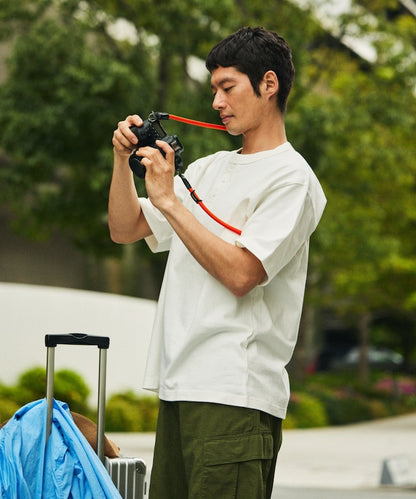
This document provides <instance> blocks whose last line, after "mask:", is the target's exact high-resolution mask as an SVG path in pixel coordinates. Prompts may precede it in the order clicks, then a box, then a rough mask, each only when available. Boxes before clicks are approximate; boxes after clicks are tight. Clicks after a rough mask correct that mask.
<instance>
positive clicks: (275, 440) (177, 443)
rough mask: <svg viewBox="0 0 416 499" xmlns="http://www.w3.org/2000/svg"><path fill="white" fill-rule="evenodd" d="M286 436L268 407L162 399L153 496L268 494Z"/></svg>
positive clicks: (236, 498)
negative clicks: (267, 410)
mask: <svg viewBox="0 0 416 499" xmlns="http://www.w3.org/2000/svg"><path fill="white" fill-rule="evenodd" d="M281 442H282V420H281V419H279V418H276V417H273V416H271V415H269V414H266V413H264V412H261V411H257V410H254V409H247V408H242V407H233V406H228V405H221V404H210V403H205V402H204V403H201V402H164V401H161V405H160V410H159V418H158V426H157V433H156V443H155V450H154V459H153V468H152V474H151V480H150V494H149V499H268V498H270V497H271V494H272V488H273V478H274V471H275V467H276V459H277V454H278V452H279V449H280V445H281Z"/></svg>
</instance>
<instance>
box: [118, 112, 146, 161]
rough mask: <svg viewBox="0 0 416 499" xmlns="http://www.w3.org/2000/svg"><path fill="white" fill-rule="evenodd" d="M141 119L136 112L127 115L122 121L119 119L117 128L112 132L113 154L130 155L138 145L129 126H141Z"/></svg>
mask: <svg viewBox="0 0 416 499" xmlns="http://www.w3.org/2000/svg"><path fill="white" fill-rule="evenodd" d="M142 124H143V120H142V119H141V118H140V116H138V115H137V114H133V115H130V116H127V118H126V119H125V120H123V121H119V123H118V126H117V129H116V130H114V133H113V140H112V142H113V146H114V148H113V150H114V154H118V155H119V156H130V154H131V153H132V152H133V150H134V149H136V148H137V146H138V141H137V137H136V136H135V135H134V133H133V132H132V131H131V130H130V127H131V126H133V125H136V126H138V127H140V126H142Z"/></svg>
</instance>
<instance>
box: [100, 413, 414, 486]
mask: <svg viewBox="0 0 416 499" xmlns="http://www.w3.org/2000/svg"><path fill="white" fill-rule="evenodd" d="M108 436H109V437H110V438H112V439H113V440H114V441H115V442H116V443H117V445H118V446H119V447H120V449H121V452H122V454H124V455H126V456H137V457H141V458H143V459H144V461H145V462H146V464H147V468H148V470H150V468H151V464H152V458H153V445H154V434H152V433H112V434H109V435H108ZM396 456H404V457H405V458H406V460H407V461H408V463H409V470H410V473H409V477H410V482H411V483H410V485H416V413H414V414H411V415H407V416H400V417H396V418H389V419H382V420H378V421H375V422H369V423H360V424H354V425H348V426H339V427H329V428H316V429H307V430H285V431H284V433H283V445H282V449H281V451H280V454H279V458H278V462H277V470H276V486H278V487H285V488H286V487H290V488H292V487H294V488H317V489H319V488H321V489H349V490H351V489H374V488H378V487H379V486H380V478H381V471H382V464H383V461H384V460H385V459H390V458H392V457H393V458H394V457H396ZM415 495H416V492H415Z"/></svg>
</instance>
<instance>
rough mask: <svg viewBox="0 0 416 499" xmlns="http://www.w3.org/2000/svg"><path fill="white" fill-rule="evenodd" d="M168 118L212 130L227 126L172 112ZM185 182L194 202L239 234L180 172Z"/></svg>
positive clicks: (223, 128)
mask: <svg viewBox="0 0 416 499" xmlns="http://www.w3.org/2000/svg"><path fill="white" fill-rule="evenodd" d="M169 119H170V120H175V121H181V122H182V123H187V124H188V125H195V126H201V127H204V128H213V129H214V130H227V128H226V127H225V126H224V125H214V124H213V123H205V122H204V121H196V120H190V119H188V118H182V117H181V116H176V115H174V114H169ZM179 176H180V177H181V179H182V181H183V183H184V184H185V186H186V188H187V189H188V191H189V193H190V194H191V197H192V199H193V200H194V201H195V203H197V204H199V206H200V207H201V208H202V209H203V210H204V211H205V213H207V215H209V216H210V217H211V218H212V219H213V220H215V221H216V222H217V223H219V224H220V225H222V226H223V227H225V228H226V229H228V230H231V231H232V232H235V233H236V234H238V235H241V230H240V229H237V228H236V227H233V226H232V225H229V224H227V222H224V221H223V220H221V219H220V218H218V217H217V216H216V215H214V213H212V211H210V210H209V209H208V208H207V207H206V206H205V204H204V203H203V202H202V199H201V198H200V197H199V196H198V194H197V193H196V192H195V189H194V188H193V187H192V186H191V184H190V183H189V182H188V180H187V179H186V178H185V177H184V175H183V174H182V173H181V174H180V175H179Z"/></svg>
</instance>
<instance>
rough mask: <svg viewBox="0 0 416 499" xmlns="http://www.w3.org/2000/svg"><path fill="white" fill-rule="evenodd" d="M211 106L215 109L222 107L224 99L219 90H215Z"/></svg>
mask: <svg viewBox="0 0 416 499" xmlns="http://www.w3.org/2000/svg"><path fill="white" fill-rule="evenodd" d="M212 107H213V108H214V109H215V110H219V109H222V108H223V107H224V99H223V96H222V93H221V92H217V93H216V94H215V96H214V99H213V101H212Z"/></svg>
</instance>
